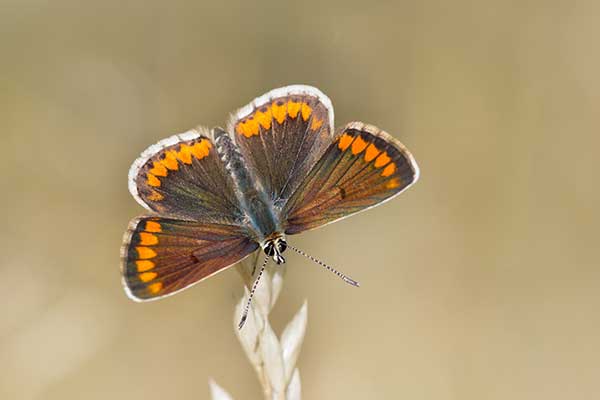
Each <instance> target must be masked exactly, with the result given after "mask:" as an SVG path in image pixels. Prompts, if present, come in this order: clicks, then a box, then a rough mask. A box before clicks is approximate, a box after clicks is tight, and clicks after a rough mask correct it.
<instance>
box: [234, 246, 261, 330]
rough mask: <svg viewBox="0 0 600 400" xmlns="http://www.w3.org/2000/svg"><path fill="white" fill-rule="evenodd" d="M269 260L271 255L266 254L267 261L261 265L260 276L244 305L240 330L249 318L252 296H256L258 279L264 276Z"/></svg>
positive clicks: (258, 279)
mask: <svg viewBox="0 0 600 400" xmlns="http://www.w3.org/2000/svg"><path fill="white" fill-rule="evenodd" d="M268 261H269V256H266V257H265V261H263V263H262V266H261V267H260V271H258V276H257V277H256V280H255V281H254V285H252V290H251V291H250V296H249V297H248V302H247V303H246V307H244V312H243V313H242V319H241V320H240V323H239V324H238V329H240V330H241V329H242V327H243V326H244V324H245V323H246V318H248V310H250V304H251V303H252V298H253V297H254V292H255V291H256V287H257V286H258V281H260V277H261V276H262V274H263V271H264V270H265V267H266V266H267V262H268ZM252 272H254V271H252Z"/></svg>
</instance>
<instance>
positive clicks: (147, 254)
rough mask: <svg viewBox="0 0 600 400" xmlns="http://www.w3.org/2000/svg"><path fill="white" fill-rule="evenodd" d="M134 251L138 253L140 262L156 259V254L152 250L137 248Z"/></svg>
mask: <svg viewBox="0 0 600 400" xmlns="http://www.w3.org/2000/svg"><path fill="white" fill-rule="evenodd" d="M135 249H136V250H137V252H138V256H139V257H140V258H141V259H142V260H147V259H148V258H154V257H156V252H155V251H154V250H152V249H151V248H150V247H139V246H138V247H136V248H135Z"/></svg>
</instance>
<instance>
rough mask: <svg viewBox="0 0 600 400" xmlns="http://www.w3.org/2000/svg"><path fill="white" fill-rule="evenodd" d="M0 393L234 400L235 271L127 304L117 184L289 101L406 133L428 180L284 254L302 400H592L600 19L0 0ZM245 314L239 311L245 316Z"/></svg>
mask: <svg viewBox="0 0 600 400" xmlns="http://www.w3.org/2000/svg"><path fill="white" fill-rule="evenodd" d="M0 5H1V8H2V11H1V12H0V48H1V49H2V56H1V57H2V61H1V63H0V65H1V70H0V72H1V73H0V115H1V116H2V117H1V118H0V128H1V131H0V132H1V133H0V148H1V149H2V157H1V158H0V166H1V170H2V188H3V190H2V193H3V195H2V196H1V197H0V204H1V205H2V209H3V210H4V218H3V219H4V229H3V230H2V231H1V232H0V238H1V242H2V246H1V248H2V251H0V274H1V276H2V279H1V283H2V290H3V293H4V294H3V298H4V300H3V302H2V306H0V307H1V310H2V318H0V360H1V365H2V367H1V371H2V373H0V397H1V398H3V399H76V398H86V399H105V398H107V397H110V398H114V399H165V398H173V399H206V398H208V384H207V382H208V379H209V378H210V377H212V378H214V379H215V380H216V381H217V382H218V383H219V384H221V385H222V386H223V387H225V388H226V389H227V390H228V391H230V392H231V394H232V395H233V396H234V397H235V398H236V399H260V398H261V392H260V386H259V384H258V381H257V379H256V376H255V373H254V371H253V369H252V367H251V366H250V364H249V363H248V361H247V360H246V359H245V357H244V354H243V352H242V350H241V347H240V345H239V343H238V342H237V339H236V337H235V335H234V333H233V329H232V326H233V318H234V316H233V307H234V304H235V303H236V301H237V300H238V298H239V296H240V295H241V293H242V284H241V279H240V277H239V276H238V274H237V272H236V271H235V269H231V270H228V271H226V272H224V273H222V274H219V275H217V276H215V277H214V278H212V279H210V280H208V281H206V282H203V283H202V284H200V285H198V286H196V287H194V288H193V289H191V290H189V291H186V292H183V293H181V294H180V295H178V296H175V297H172V298H169V299H166V300H164V301H159V302H155V303H149V304H136V303H133V302H131V301H130V300H128V299H127V298H126V297H125V294H124V292H123V289H122V287H121V283H120V277H119V248H120V246H121V238H122V234H123V231H124V230H125V228H126V226H127V223H128V221H129V220H130V219H131V218H132V217H134V216H136V215H138V214H140V213H142V209H141V207H139V206H138V205H137V203H136V202H135V201H134V200H133V198H132V197H131V196H130V194H129V192H128V190H127V171H128V169H129V166H130V164H131V162H132V161H133V160H134V159H135V158H136V157H137V156H138V154H139V153H140V152H141V151H142V150H144V149H145V148H146V147H147V146H149V145H150V144H152V143H154V142H156V141H158V140H159V139H161V138H164V137H166V136H169V135H171V134H174V133H177V132H182V131H185V130H187V129H189V128H191V127H194V126H196V125H197V124H203V125H207V126H214V125H223V124H224V122H225V120H226V117H227V115H228V113H229V112H232V111H233V110H235V109H236V108H238V107H240V106H243V105H244V104H246V103H248V102H249V101H250V100H252V99H253V98H254V97H256V96H258V95H261V94H263V93H264V92H266V91H268V90H270V89H272V88H275V87H279V86H283V85H287V84H292V83H304V84H310V85H314V86H317V87H319V88H320V89H321V90H323V91H324V92H325V93H326V94H327V95H329V96H330V97H331V99H332V101H333V104H334V106H335V111H336V113H335V114H336V124H337V125H341V124H343V123H346V122H348V121H351V120H362V121H366V122H369V123H372V124H375V125H377V126H379V127H380V128H382V129H385V130H387V131H388V132H390V133H392V134H393V135H394V136H395V137H396V138H398V139H400V140H401V141H402V142H403V143H404V144H405V145H406V146H407V147H408V148H409V149H410V150H411V151H412V152H413V154H414V155H415V157H416V159H417V161H418V163H419V165H420V167H421V180H420V181H419V182H418V184H416V185H415V186H414V187H412V188H411V189H409V190H408V191H407V192H406V193H404V194H403V195H401V196H400V197H398V198H397V199H395V200H394V201H392V202H389V203H387V204H385V205H383V206H381V207H379V208H376V209H373V210H370V211H369V212H367V213H363V214H360V215H358V216H356V217H353V218H350V219H348V220H345V221H342V222H339V223H336V224H333V225H329V226H327V227H325V228H323V229H319V230H316V231H312V232H310V233H307V234H304V235H301V236H298V237H294V238H293V240H294V243H295V244H296V245H297V246H298V247H300V248H302V249H305V250H306V251H308V252H309V253H311V254H313V255H315V256H317V257H320V258H322V259H323V260H325V261H327V262H329V263H331V264H333V265H335V266H337V267H339V268H340V269H341V270H342V271H344V272H346V273H347V274H349V275H350V276H352V277H354V278H356V279H358V280H360V282H361V284H362V287H361V288H360V290H355V289H353V288H350V287H348V286H347V285H344V284H342V283H341V282H340V281H339V280H337V279H335V277H333V276H330V275H329V274H326V273H324V272H323V271H322V270H321V269H320V268H319V267H318V266H316V265H313V264H312V263H310V262H309V261H308V260H306V259H302V258H300V257H299V256H294V255H292V254H290V255H289V259H288V261H289V264H288V271H287V277H286V282H285V288H284V291H283V293H282V295H281V297H280V300H279V303H278V305H277V307H276V309H275V312H274V314H272V320H273V325H274V326H275V328H276V329H279V330H280V329H281V328H282V327H283V325H284V323H285V322H286V321H288V320H289V318H290V317H291V315H292V314H293V313H294V312H295V311H296V310H297V309H298V308H299V307H300V305H301V304H302V301H303V300H304V299H305V298H306V299H308V304H309V326H308V332H307V337H306V340H305V344H304V347H303V351H302V353H301V355H300V359H299V367H300V372H301V376H302V382H303V385H302V386H303V393H304V398H306V399H365V398H373V399H387V398H390V399H391V398H406V399H461V400H462V399H507V398H510V399H545V400H547V399H565V398H594V397H598V396H599V395H600V381H599V380H598V377H599V375H598V374H599V371H600V359H599V358H598V354H599V352H600V343H599V339H598V338H599V337H600V315H599V313H598V309H599V307H600V298H599V290H598V286H599V282H600V270H599V268H598V266H599V265H600V263H599V257H598V230H597V227H598V224H599V223H600V212H599V211H598V204H599V200H600V186H599V185H598V175H597V174H598V151H597V149H598V148H599V146H600V135H599V134H598V127H599V123H600V113H599V112H598V102H599V100H600V99H599V96H600V75H599V74H598V71H600V52H599V49H598V43H597V38H598V35H600V23H599V22H600V21H599V15H600V2H597V1H592V0H590V1H575V2H572V1H500V0H497V1H482V2H471V1H455V2H445V1H431V0H427V1H413V2H409V1H402V2H392V1H388V2H378V3H374V2H364V1H332V2H326V3H325V2H312V1H303V2H298V3H294V2H284V1H278V2H260V3H254V2H242V1H239V2H233V1H219V2H217V1H215V2H206V1H172V2H169V3H168V4H167V3H166V2H165V3H163V2H160V1H127V2H123V1H113V0H111V1H102V2H79V1H52V2H48V1H42V0H26V1H17V0H2V1H1V3H0ZM236 318H237V316H236Z"/></svg>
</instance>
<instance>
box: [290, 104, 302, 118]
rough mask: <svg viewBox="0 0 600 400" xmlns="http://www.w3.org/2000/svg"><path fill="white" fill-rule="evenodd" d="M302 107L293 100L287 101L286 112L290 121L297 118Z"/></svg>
mask: <svg viewBox="0 0 600 400" xmlns="http://www.w3.org/2000/svg"><path fill="white" fill-rule="evenodd" d="M301 107H302V103H297V102H295V101H293V100H290V101H288V106H287V112H288V115H289V116H290V117H292V119H294V118H296V117H297V116H298V113H299V112H300V108H301Z"/></svg>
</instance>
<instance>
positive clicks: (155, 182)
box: [146, 172, 160, 187]
mask: <svg viewBox="0 0 600 400" xmlns="http://www.w3.org/2000/svg"><path fill="white" fill-rule="evenodd" d="M146 178H148V179H147V180H146V182H148V185H150V186H154V187H159V186H160V179H158V178H157V177H156V176H154V175H152V174H151V173H150V172H148V173H147V174H146Z"/></svg>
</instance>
